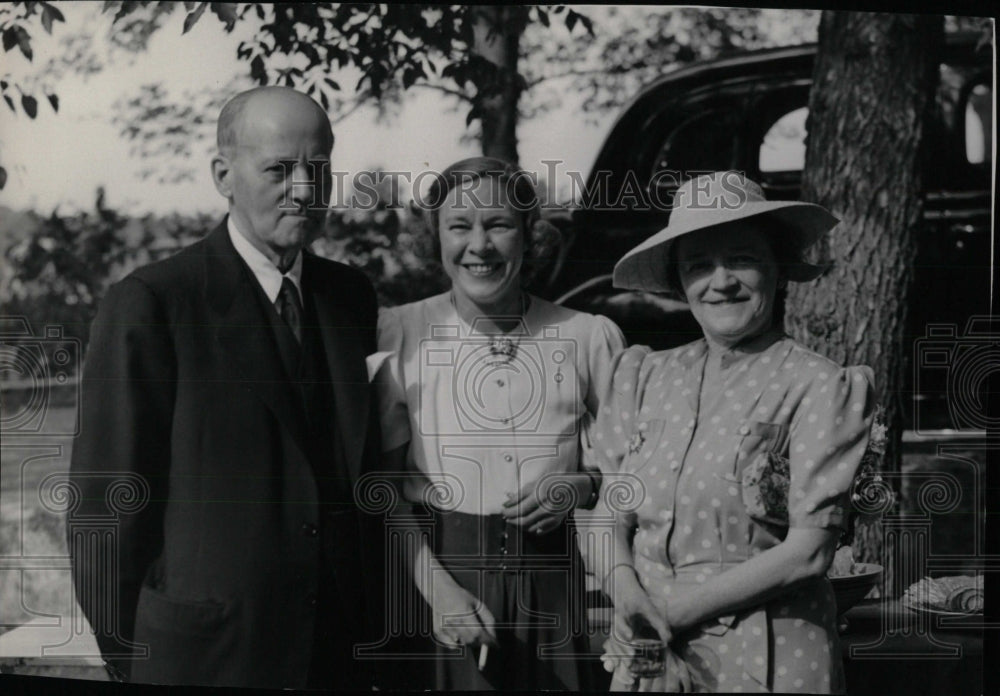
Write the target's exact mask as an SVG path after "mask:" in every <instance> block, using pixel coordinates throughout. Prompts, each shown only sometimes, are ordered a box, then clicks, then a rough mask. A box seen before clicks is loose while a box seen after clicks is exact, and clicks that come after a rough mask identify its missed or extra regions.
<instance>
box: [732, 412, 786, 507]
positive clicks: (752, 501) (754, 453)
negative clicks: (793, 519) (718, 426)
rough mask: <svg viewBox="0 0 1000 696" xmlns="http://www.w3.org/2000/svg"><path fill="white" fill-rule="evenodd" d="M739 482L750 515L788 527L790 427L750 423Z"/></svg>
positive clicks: (740, 459)
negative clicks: (787, 453)
mask: <svg viewBox="0 0 1000 696" xmlns="http://www.w3.org/2000/svg"><path fill="white" fill-rule="evenodd" d="M740 434H741V435H742V436H743V438H742V439H741V441H740V449H739V456H738V458H737V465H736V472H735V474H736V476H735V477H734V478H736V480H738V481H739V482H740V484H741V488H742V498H743V505H744V507H745V508H746V511H747V514H748V515H749V516H750V517H751V518H753V519H754V520H757V521H758V522H765V523H768V524H772V525H779V526H787V525H788V489H789V483H790V480H791V473H790V467H789V462H788V458H787V456H786V454H785V453H786V450H787V446H788V426H786V425H781V424H779V423H763V422H760V421H749V422H748V423H746V424H745V425H744V426H743V427H742V428H741V429H740Z"/></svg>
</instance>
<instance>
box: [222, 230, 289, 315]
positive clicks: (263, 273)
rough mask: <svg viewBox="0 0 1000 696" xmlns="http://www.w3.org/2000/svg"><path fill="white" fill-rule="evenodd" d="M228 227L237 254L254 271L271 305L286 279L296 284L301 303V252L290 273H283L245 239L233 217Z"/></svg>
mask: <svg viewBox="0 0 1000 696" xmlns="http://www.w3.org/2000/svg"><path fill="white" fill-rule="evenodd" d="M227 227H228V228H229V239H230V240H232V242H233V246H234V247H235V248H236V253H237V254H239V255H240V258H242V259H243V260H244V261H245V262H246V264H247V266H249V267H250V270H251V271H253V275H254V277H255V278H256V279H257V282H258V283H260V287H261V288H263V290H264V294H265V295H267V299H268V300H270V301H271V304H274V303H275V301H277V299H278V292H279V291H280V290H281V281H282V280H283V279H285V278H290V279H291V281H292V283H294V284H295V289H296V290H298V293H299V301H301V300H302V252H301V251H300V252H299V253H298V254H297V255H296V256H295V263H293V264H292V267H291V268H289V269H288V272H287V273H282V272H281V271H279V270H278V267H277V266H275V265H274V263H273V262H272V261H271V259H269V258H267V256H265V255H264V254H263V253H262V252H261V251H260V250H259V249H257V247H255V246H254V245H253V244H251V243H250V240H248V239H247V238H246V237H244V236H243V233H242V232H240V231H239V230H238V229H237V228H236V223H235V222H233V216H232V215H230V216H229V217H228V219H227Z"/></svg>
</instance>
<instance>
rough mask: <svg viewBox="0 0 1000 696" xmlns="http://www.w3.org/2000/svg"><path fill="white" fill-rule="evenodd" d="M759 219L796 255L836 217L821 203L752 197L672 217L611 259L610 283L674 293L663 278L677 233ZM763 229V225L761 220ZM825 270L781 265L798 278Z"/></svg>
mask: <svg viewBox="0 0 1000 696" xmlns="http://www.w3.org/2000/svg"><path fill="white" fill-rule="evenodd" d="M763 218H769V219H772V220H774V221H775V222H776V223H779V224H777V225H775V226H774V232H775V233H777V232H781V233H782V235H781V242H780V243H783V244H791V245H794V247H795V250H796V251H797V252H799V254H801V252H802V251H803V250H805V249H807V248H809V247H810V246H812V245H813V244H814V243H815V242H816V241H817V240H818V239H819V238H820V237H821V236H823V234H825V233H826V232H828V231H829V230H831V229H833V227H834V226H835V225H836V224H837V223H838V222H840V220H838V219H837V218H836V217H835V216H834V215H833V214H832V213H830V212H829V211H828V210H827V209H826V208H823V207H822V206H818V205H815V204H813V203H802V202H797V201H754V202H747V203H745V204H743V205H742V206H740V207H739V208H732V209H713V210H706V211H705V212H704V214H699V215H697V216H692V215H688V216H685V217H684V219H683V220H682V221H680V222H675V220H674V219H671V221H670V223H669V224H668V225H667V226H666V227H665V228H663V229H662V230H660V231H659V232H657V233H656V234H654V235H653V236H652V237H650V238H649V239H647V240H646V241H644V242H643V243H642V244H640V245H638V246H637V247H635V248H634V249H632V250H630V251H629V252H628V253H626V254H625V256H623V257H622V258H621V260H619V261H618V263H617V264H615V269H614V275H613V283H614V286H615V287H616V288H622V289H626V290H647V291H650V292H669V293H671V294H676V293H675V291H674V288H671V287H670V286H669V284H668V282H667V277H668V274H667V264H668V262H669V252H670V248H671V246H672V245H673V243H674V242H675V241H676V240H677V238H678V237H682V236H684V235H686V234H691V233H693V232H698V231H701V230H709V229H716V228H719V227H725V226H728V225H736V224H739V223H741V222H744V221H747V220H755V221H757V222H762V221H763ZM762 229H763V230H764V231H767V230H768V228H767V226H766V225H764V226H763V227H762ZM826 269H827V267H826V266H817V265H814V264H811V263H805V262H802V263H796V264H792V265H790V266H788V267H786V268H785V269H784V270H785V277H786V278H787V279H788V280H791V281H795V282H800V283H801V282H808V281H810V280H815V279H816V278H818V277H819V276H820V275H822V274H823V272H824V271H825V270H826Z"/></svg>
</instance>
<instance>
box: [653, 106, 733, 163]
mask: <svg viewBox="0 0 1000 696" xmlns="http://www.w3.org/2000/svg"><path fill="white" fill-rule="evenodd" d="M739 115H740V112H739V110H738V109H735V108H732V106H731V105H727V108H725V109H711V110H704V111H698V112H696V113H694V114H691V115H690V116H689V117H688V118H686V119H685V120H684V121H683V122H682V123H681V124H680V125H679V126H677V127H676V128H674V129H673V130H672V131H671V132H670V134H669V135H668V136H667V139H666V141H665V142H664V143H663V145H662V147H661V148H660V150H659V153H658V154H657V156H656V159H655V160H654V162H655V164H654V169H653V172H652V173H651V174H652V175H653V176H655V175H656V174H657V173H660V172H665V171H679V170H682V171H701V172H714V171H720V170H723V169H730V168H732V167H734V166H736V165H737V164H738V163H737V162H736V159H735V148H736V140H737V138H736V137H734V135H735V134H736V133H738V132H739Z"/></svg>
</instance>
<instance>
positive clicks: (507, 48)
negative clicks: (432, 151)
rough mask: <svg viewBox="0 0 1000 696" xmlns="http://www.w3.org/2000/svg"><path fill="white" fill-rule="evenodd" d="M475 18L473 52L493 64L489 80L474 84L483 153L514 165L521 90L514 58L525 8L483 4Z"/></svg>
mask: <svg viewBox="0 0 1000 696" xmlns="http://www.w3.org/2000/svg"><path fill="white" fill-rule="evenodd" d="M475 17H476V21H475V23H474V25H473V45H472V52H473V53H474V54H476V55H479V56H481V57H483V58H485V59H486V60H488V61H489V62H491V63H493V65H494V66H496V71H495V74H494V75H492V76H491V79H488V80H486V81H485V82H484V83H483V84H478V85H477V86H476V87H477V94H476V97H475V103H474V106H475V109H476V112H477V113H478V114H479V120H480V124H481V126H482V130H481V133H480V141H481V143H482V150H483V155H485V156H486V157H499V158H500V159H503V160H507V161H508V162H512V163H514V164H517V161H518V157H517V115H518V110H517V105H518V102H519V100H520V98H521V92H522V90H523V81H522V79H521V77H520V75H519V74H518V72H517V61H518V49H519V45H520V41H521V34H523V33H524V28H525V26H526V24H527V8H526V7H522V6H513V7H507V6H503V5H482V6H480V7H478V8H476V10H475Z"/></svg>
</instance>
